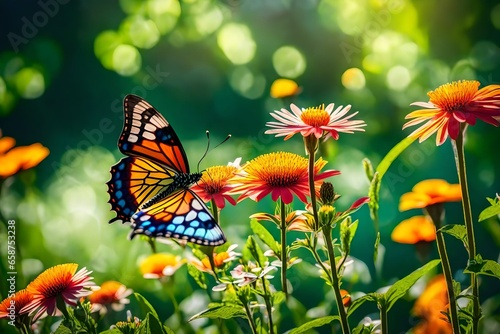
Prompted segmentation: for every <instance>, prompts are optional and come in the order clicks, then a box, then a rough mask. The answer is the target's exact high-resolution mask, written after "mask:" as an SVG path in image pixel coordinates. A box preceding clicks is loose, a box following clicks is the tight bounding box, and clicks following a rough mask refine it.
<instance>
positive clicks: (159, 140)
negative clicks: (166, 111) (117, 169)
mask: <svg viewBox="0 0 500 334" xmlns="http://www.w3.org/2000/svg"><path fill="white" fill-rule="evenodd" d="M124 111H125V124H124V126H123V131H122V134H121V136H120V140H119V142H118V147H119V148H120V150H121V151H122V153H123V154H126V155H131V156H140V157H143V158H146V159H148V160H153V161H155V162H158V163H160V164H163V165H165V166H166V167H167V168H170V169H172V170H174V171H175V172H177V173H189V165H188V160H187V157H186V153H185V152H184V148H183V147H182V145H181V144H180V140H179V138H178V137H177V134H176V133H175V132H174V130H173V129H172V127H171V126H170V124H169V123H168V122H167V120H166V119H165V118H164V117H163V116H162V115H161V114H160V113H159V112H158V111H156V109H155V108H154V107H153V106H152V105H150V104H149V103H147V102H146V101H144V100H143V99H142V98H140V97H138V96H135V95H127V97H125V101H124Z"/></svg>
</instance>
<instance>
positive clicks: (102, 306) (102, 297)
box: [88, 281, 133, 314]
mask: <svg viewBox="0 0 500 334" xmlns="http://www.w3.org/2000/svg"><path fill="white" fill-rule="evenodd" d="M132 292H133V291H132V289H127V287H126V286H125V285H123V284H122V283H120V282H117V281H107V282H104V283H102V284H101V288H100V289H99V290H96V291H94V292H92V294H91V295H89V296H88V299H89V301H90V302H91V303H92V311H93V312H97V311H99V312H100V313H101V314H104V313H106V311H107V308H108V307H109V306H111V308H112V309H113V310H114V311H121V310H123V308H124V307H125V305H126V304H128V303H130V300H129V299H128V298H127V297H128V296H130V295H131V294H132Z"/></svg>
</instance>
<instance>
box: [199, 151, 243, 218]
mask: <svg viewBox="0 0 500 334" xmlns="http://www.w3.org/2000/svg"><path fill="white" fill-rule="evenodd" d="M240 161H241V158H238V159H236V160H235V161H234V162H230V163H229V164H228V165H227V166H213V167H209V168H207V169H206V170H205V171H204V172H203V173H202V176H201V179H200V180H199V181H198V182H197V183H196V184H195V185H193V186H192V187H191V190H193V191H194V192H196V193H197V194H198V196H200V197H201V199H203V200H204V201H205V202H209V201H211V200H212V199H213V200H214V201H215V205H216V206H217V207H218V208H219V209H223V208H224V206H225V205H226V200H227V201H228V202H229V203H231V204H232V205H236V201H235V200H234V198H232V197H231V196H230V195H229V191H231V189H233V188H234V187H235V184H232V183H230V182H229V181H230V180H231V179H232V178H233V177H234V175H235V174H236V173H237V172H238V171H239V170H240V168H241V167H240Z"/></svg>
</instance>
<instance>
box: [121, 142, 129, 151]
mask: <svg viewBox="0 0 500 334" xmlns="http://www.w3.org/2000/svg"><path fill="white" fill-rule="evenodd" d="M122 148H123V149H124V150H125V151H128V149H129V145H128V143H123V144H122Z"/></svg>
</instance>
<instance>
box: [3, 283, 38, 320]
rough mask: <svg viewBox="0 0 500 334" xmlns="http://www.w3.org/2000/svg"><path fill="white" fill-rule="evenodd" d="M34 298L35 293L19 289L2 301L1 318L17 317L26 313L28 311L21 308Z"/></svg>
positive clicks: (12, 318)
mask: <svg viewBox="0 0 500 334" xmlns="http://www.w3.org/2000/svg"><path fill="white" fill-rule="evenodd" d="M32 300H33V295H32V294H31V293H29V292H28V291H26V290H25V289H23V290H19V291H18V292H16V293H15V294H13V295H12V296H9V297H7V298H5V299H4V300H3V301H2V303H0V319H3V318H9V319H10V320H14V318H15V319H17V318H18V317H19V316H20V315H23V314H25V313H26V311H24V312H21V310H22V308H23V307H25V306H26V305H28V304H29V303H31V301H32Z"/></svg>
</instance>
